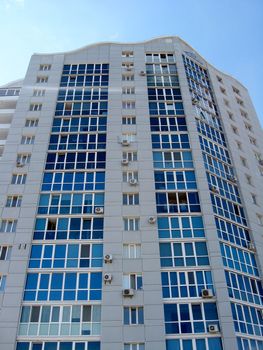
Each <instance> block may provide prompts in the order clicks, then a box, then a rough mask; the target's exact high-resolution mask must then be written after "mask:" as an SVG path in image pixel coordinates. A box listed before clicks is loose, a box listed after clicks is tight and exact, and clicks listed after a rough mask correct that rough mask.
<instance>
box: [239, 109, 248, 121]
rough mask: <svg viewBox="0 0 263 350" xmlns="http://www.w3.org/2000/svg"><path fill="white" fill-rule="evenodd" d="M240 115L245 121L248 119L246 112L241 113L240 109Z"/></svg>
mask: <svg viewBox="0 0 263 350" xmlns="http://www.w3.org/2000/svg"><path fill="white" fill-rule="evenodd" d="M240 114H241V115H242V117H244V118H245V119H248V114H247V112H245V111H243V110H242V109H240Z"/></svg>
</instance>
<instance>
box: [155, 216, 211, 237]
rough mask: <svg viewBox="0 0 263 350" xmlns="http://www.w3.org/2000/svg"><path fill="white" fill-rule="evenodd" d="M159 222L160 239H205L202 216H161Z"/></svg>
mask: <svg viewBox="0 0 263 350" xmlns="http://www.w3.org/2000/svg"><path fill="white" fill-rule="evenodd" d="M157 222H158V234H159V238H160V239H170V238H171V239H174V238H175V239H178V238H193V237H196V238H201V237H205V231H204V224H203V219H202V216H176V217H175V216H171V217H167V216H160V217H158V219H157Z"/></svg>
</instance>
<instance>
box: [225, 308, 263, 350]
mask: <svg viewBox="0 0 263 350" xmlns="http://www.w3.org/2000/svg"><path fill="white" fill-rule="evenodd" d="M231 309H232V315H233V319H234V325H235V331H236V332H238V333H239V332H240V333H245V334H249V335H250V336H251V335H255V336H258V337H261V339H262V336H263V329H262V325H263V318H262V312H261V310H262V309H259V308H255V307H253V306H248V305H244V304H237V303H231ZM254 345H255V344H254ZM247 349H248V347H247ZM251 349H253V348H251ZM254 349H255V347H254Z"/></svg>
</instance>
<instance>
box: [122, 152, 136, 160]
mask: <svg viewBox="0 0 263 350" xmlns="http://www.w3.org/2000/svg"><path fill="white" fill-rule="evenodd" d="M122 158H123V159H127V160H128V161H129V162H136V161H137V152H136V151H133V152H122Z"/></svg>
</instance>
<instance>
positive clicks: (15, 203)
mask: <svg viewBox="0 0 263 350" xmlns="http://www.w3.org/2000/svg"><path fill="white" fill-rule="evenodd" d="M21 202H22V196H8V197H7V200H6V205H5V206H6V207H20V206H21Z"/></svg>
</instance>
